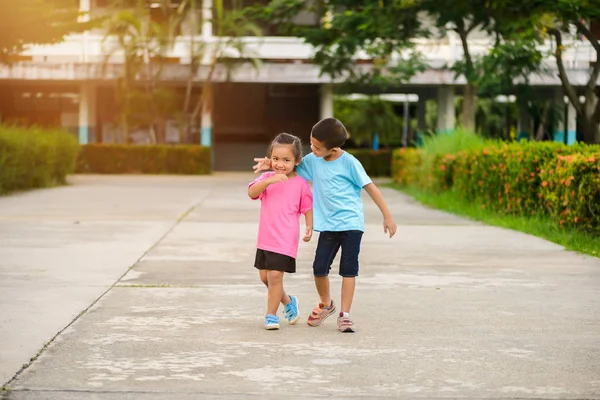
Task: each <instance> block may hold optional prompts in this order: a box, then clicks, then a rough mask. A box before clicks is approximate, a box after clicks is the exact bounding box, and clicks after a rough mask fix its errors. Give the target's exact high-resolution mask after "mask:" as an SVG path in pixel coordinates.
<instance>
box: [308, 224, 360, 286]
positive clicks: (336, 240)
mask: <svg viewBox="0 0 600 400" xmlns="http://www.w3.org/2000/svg"><path fill="white" fill-rule="evenodd" d="M362 235H363V233H362V231H342V232H330V231H325V232H321V233H319V243H318V244H317V251H316V254H315V262H314V263H313V274H314V275H315V276H327V275H329V271H330V270H331V264H333V259H334V258H335V256H336V254H337V252H338V250H339V249H340V247H341V248H342V257H341V260H340V275H341V276H343V277H346V278H348V277H353V276H358V253H360V241H361V239H362Z"/></svg>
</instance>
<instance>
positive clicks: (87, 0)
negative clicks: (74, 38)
mask: <svg viewBox="0 0 600 400" xmlns="http://www.w3.org/2000/svg"><path fill="white" fill-rule="evenodd" d="M91 3H92V0H79V12H80V13H82V15H81V17H80V18H79V19H80V20H81V21H89V20H90V11H91V10H92V5H91ZM83 13H85V14H83Z"/></svg>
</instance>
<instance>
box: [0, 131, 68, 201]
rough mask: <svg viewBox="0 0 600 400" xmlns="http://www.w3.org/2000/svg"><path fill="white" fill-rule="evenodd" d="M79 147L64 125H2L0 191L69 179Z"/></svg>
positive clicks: (44, 184) (44, 185)
mask: <svg viewBox="0 0 600 400" xmlns="http://www.w3.org/2000/svg"><path fill="white" fill-rule="evenodd" d="M78 150H79V148H78V144H77V139H75V137H74V136H73V135H71V134H70V133H68V132H66V131H63V130H60V129H42V128H37V127H31V128H21V127H15V126H0V194H3V193H8V192H11V191H14V190H24V189H31V188H38V187H49V186H53V185H57V184H63V183H65V182H66V177H67V175H68V174H70V173H72V172H73V170H74V169H75V161H76V159H77V152H78Z"/></svg>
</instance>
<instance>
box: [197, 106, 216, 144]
mask: <svg viewBox="0 0 600 400" xmlns="http://www.w3.org/2000/svg"><path fill="white" fill-rule="evenodd" d="M212 128H213V124H212V113H211V110H210V106H209V105H208V104H207V103H206V102H205V105H203V106H202V121H201V129H200V144H201V145H202V146H206V147H210V146H211V145H212Z"/></svg>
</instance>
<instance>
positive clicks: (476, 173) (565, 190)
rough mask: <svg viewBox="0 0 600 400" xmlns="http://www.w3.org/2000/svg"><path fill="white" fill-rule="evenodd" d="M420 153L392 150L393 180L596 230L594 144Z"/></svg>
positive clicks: (597, 160) (599, 158)
mask: <svg viewBox="0 0 600 400" xmlns="http://www.w3.org/2000/svg"><path fill="white" fill-rule="evenodd" d="M423 157H425V155H424V153H422V152H420V151H419V150H412V151H411V150H405V149H399V150H396V151H395V152H394V156H393V159H394V175H393V178H394V180H395V181H396V182H398V183H399V184H401V185H405V186H406V185H416V186H419V187H421V188H423V189H427V190H431V191H433V192H438V193H439V192H443V191H447V190H452V191H453V192H454V193H456V195H457V196H458V197H460V198H463V199H464V200H467V201H470V202H471V203H477V204H478V206H481V207H484V208H489V209H492V210H494V211H497V212H500V213H507V214H514V215H548V216H551V217H552V218H554V219H556V221H557V222H558V223H560V224H561V225H573V226H579V227H582V228H585V229H586V230H600V147H599V146H586V145H575V146H566V145H564V144H561V143H555V142H544V143H535V142H529V143H511V144H497V145H490V146H487V147H484V148H475V149H470V150H464V151H458V152H456V153H455V154H445V155H439V154H435V155H431V156H430V157H429V159H428V160H426V161H424V160H423V159H422V158H423Z"/></svg>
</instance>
